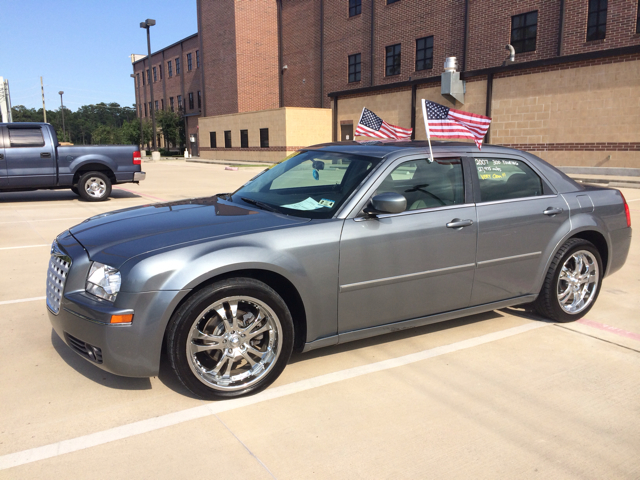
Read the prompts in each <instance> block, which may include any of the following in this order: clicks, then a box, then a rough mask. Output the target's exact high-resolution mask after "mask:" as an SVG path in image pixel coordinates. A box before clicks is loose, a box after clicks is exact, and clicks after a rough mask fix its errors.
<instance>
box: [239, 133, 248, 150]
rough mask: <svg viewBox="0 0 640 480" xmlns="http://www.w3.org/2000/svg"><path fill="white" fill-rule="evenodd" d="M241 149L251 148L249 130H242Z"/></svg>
mask: <svg viewBox="0 0 640 480" xmlns="http://www.w3.org/2000/svg"><path fill="white" fill-rule="evenodd" d="M240 148H249V130H240Z"/></svg>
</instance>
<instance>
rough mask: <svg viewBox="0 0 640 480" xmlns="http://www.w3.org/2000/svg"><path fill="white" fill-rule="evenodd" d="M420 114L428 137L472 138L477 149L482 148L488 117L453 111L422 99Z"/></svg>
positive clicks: (489, 122) (487, 127)
mask: <svg viewBox="0 0 640 480" xmlns="http://www.w3.org/2000/svg"><path fill="white" fill-rule="evenodd" d="M422 112H423V115H425V116H426V118H425V122H424V123H425V127H426V128H427V136H428V137H429V136H430V135H433V136H434V137H440V138H472V139H473V141H474V142H476V145H477V146H478V149H480V148H482V139H483V138H484V136H485V135H486V133H487V130H489V125H491V118H489V117H485V116H482V115H476V114H475V113H469V112H463V111H461V110H454V109H453V108H447V107H445V106H444V105H440V104H439V103H435V102H430V101H429V100H424V99H423V100H422Z"/></svg>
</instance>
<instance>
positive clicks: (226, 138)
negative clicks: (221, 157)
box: [224, 130, 231, 148]
mask: <svg viewBox="0 0 640 480" xmlns="http://www.w3.org/2000/svg"><path fill="white" fill-rule="evenodd" d="M224 148H231V130H225V132H224Z"/></svg>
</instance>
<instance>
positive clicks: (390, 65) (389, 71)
mask: <svg viewBox="0 0 640 480" xmlns="http://www.w3.org/2000/svg"><path fill="white" fill-rule="evenodd" d="M386 65H387V68H386V72H385V73H386V75H387V77H389V76H391V75H400V44H399V43H398V44H396V45H391V46H389V47H387V64H386Z"/></svg>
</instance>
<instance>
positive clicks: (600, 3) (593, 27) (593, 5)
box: [587, 0, 607, 42]
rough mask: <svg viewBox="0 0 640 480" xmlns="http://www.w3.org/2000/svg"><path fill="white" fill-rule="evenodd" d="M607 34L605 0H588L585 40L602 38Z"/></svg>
mask: <svg viewBox="0 0 640 480" xmlns="http://www.w3.org/2000/svg"><path fill="white" fill-rule="evenodd" d="M606 34H607V0H589V18H588V20H587V42H590V41H592V40H602V39H603V38H604V37H605V36H606Z"/></svg>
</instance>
